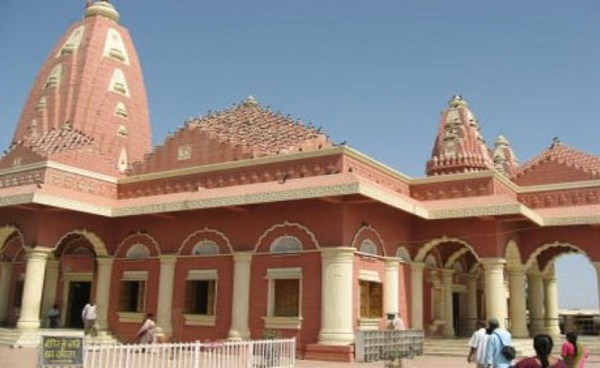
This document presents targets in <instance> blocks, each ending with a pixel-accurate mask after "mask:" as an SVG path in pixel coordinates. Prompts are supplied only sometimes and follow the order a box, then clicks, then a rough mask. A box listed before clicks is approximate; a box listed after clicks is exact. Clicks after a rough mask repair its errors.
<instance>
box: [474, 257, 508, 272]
mask: <svg viewBox="0 0 600 368" xmlns="http://www.w3.org/2000/svg"><path fill="white" fill-rule="evenodd" d="M479 261H480V262H481V264H482V266H483V269H484V270H485V271H492V270H499V269H504V265H505V264H506V260H505V259H504V258H499V257H490V258H481V259H480V260H479Z"/></svg>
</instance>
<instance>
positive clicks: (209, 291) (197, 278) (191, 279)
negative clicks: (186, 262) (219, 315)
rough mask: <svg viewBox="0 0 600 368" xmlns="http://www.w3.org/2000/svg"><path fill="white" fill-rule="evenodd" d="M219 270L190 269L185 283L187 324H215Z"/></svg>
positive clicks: (185, 316) (185, 315)
mask: <svg viewBox="0 0 600 368" xmlns="http://www.w3.org/2000/svg"><path fill="white" fill-rule="evenodd" d="M217 280H218V273H217V270H189V271H188V275H187V279H186V284H185V305H184V309H185V312H184V318H185V324H186V325H196V326H215V323H216V312H217Z"/></svg>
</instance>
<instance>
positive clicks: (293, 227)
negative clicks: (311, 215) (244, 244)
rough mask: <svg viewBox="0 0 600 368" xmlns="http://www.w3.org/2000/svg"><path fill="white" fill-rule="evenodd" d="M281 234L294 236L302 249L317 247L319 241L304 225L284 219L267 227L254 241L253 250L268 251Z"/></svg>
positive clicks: (256, 251)
mask: <svg viewBox="0 0 600 368" xmlns="http://www.w3.org/2000/svg"><path fill="white" fill-rule="evenodd" d="M281 236H293V237H296V238H297V239H298V240H300V242H301V243H302V249H303V250H314V249H319V248H320V246H319V242H318V241H317V237H316V236H315V234H314V233H313V232H312V231H310V230H309V229H308V228H307V227H306V226H304V225H301V224H299V223H295V222H288V221H284V222H282V223H280V224H277V225H273V226H271V227H270V228H269V229H267V230H266V231H265V232H264V233H263V234H262V235H261V236H260V237H259V238H258V241H257V242H256V245H255V246H254V252H255V253H258V252H260V251H263V252H270V247H271V244H273V242H274V241H275V240H276V239H277V238H279V237H281Z"/></svg>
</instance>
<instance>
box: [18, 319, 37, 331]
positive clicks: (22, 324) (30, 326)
mask: <svg viewBox="0 0 600 368" xmlns="http://www.w3.org/2000/svg"><path fill="white" fill-rule="evenodd" d="M39 328H40V320H39V319H36V320H31V321H26V320H25V321H24V320H19V321H17V329H19V330H23V331H25V330H27V331H31V330H38V329H39Z"/></svg>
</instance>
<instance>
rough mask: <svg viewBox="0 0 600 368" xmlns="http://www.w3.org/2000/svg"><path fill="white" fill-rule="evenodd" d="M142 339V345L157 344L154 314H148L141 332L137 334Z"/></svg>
mask: <svg viewBox="0 0 600 368" xmlns="http://www.w3.org/2000/svg"><path fill="white" fill-rule="evenodd" d="M136 336H137V337H138V338H139V339H140V344H154V343H155V342H156V337H157V333H156V322H154V314H152V313H148V314H147V315H146V320H145V321H144V323H143V324H142V327H140V330H139V331H138V333H137V334H136Z"/></svg>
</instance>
